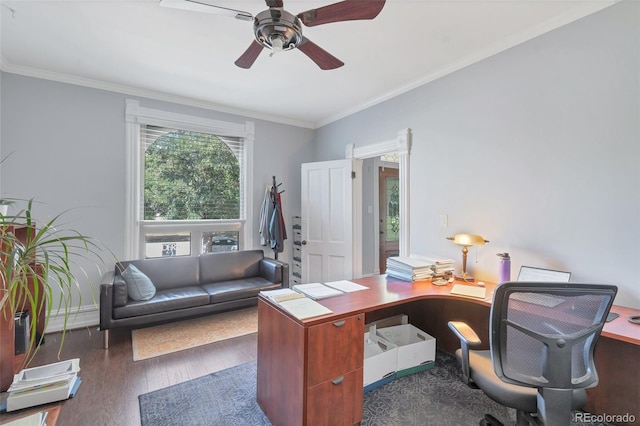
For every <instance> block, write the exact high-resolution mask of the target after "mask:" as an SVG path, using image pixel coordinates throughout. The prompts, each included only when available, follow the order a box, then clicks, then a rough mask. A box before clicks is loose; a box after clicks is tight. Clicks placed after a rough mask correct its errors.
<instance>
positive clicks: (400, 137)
mask: <svg viewBox="0 0 640 426" xmlns="http://www.w3.org/2000/svg"><path fill="white" fill-rule="evenodd" d="M390 152H394V153H397V155H398V174H399V179H398V192H399V239H398V253H399V255H400V256H408V255H409V253H410V248H409V245H410V241H409V233H410V224H409V210H410V208H409V204H410V203H409V175H410V172H409V164H410V152H411V129H402V130H400V131H399V132H398V134H397V136H396V138H395V139H392V140H388V141H384V142H379V143H375V144H371V145H364V146H355V145H353V144H349V145H347V153H346V157H347V158H352V159H359V160H364V159H367V158H376V157H379V156H381V155H383V154H387V153H390ZM355 166H356V169H355V172H356V173H355V175H354V184H355V186H354V194H353V209H354V210H353V213H354V221H355V222H354V229H353V232H354V235H353V241H354V247H353V251H354V271H353V272H354V274H353V276H354V278H360V277H362V276H363V275H362V272H363V270H362V264H363V233H362V231H363V229H362V222H363V220H362V217H363V203H362V201H363V200H362V196H363V194H362V181H361V176H362V162H360V163H356V164H355ZM375 182H376V184H377V183H378V182H377V179H376V180H375ZM375 197H376V198H377V197H378V192H377V191H376V192H375ZM377 204H378V203H377V202H376V203H375V204H374V205H377ZM374 212H375V214H376V216H377V215H378V209H374ZM371 226H372V227H371V228H369V229H370V230H371V231H369V232H371V234H373V237H374V241H373V247H374V248H375V249H374V250H373V251H372V252H371V257H373V259H375V266H374V270H373V274H376V273H379V270H380V265H379V263H380V259H379V256H378V255H377V253H376V251H377V248H378V246H379V237H380V234H379V226H380V225H379V223H378V221H377V220H375V221H372V222H371ZM365 232H367V231H366V229H365ZM369 274H371V273H370V272H369V273H368V274H367V275H369Z"/></svg>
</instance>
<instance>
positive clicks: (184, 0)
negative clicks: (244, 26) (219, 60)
mask: <svg viewBox="0 0 640 426" xmlns="http://www.w3.org/2000/svg"><path fill="white" fill-rule="evenodd" d="M265 2H266V4H267V6H268V7H269V9H267V10H264V11H262V12H260V13H258V14H257V15H256V16H255V17H254V16H253V15H251V14H250V13H249V12H244V11H242V10H235V9H230V8H227V7H222V6H216V5H213V4H209V3H207V2H206V0H160V4H161V5H162V6H167V7H175V8H179V9H187V10H194V11H200V12H208V13H216V14H221V15H227V16H231V17H234V18H236V19H240V20H244V21H253V33H254V37H255V39H254V40H253V42H252V43H251V44H250V45H249V48H248V49H247V50H246V51H245V52H244V53H243V54H242V55H241V56H240V57H239V58H238V59H237V60H236V61H235V64H236V65H237V66H239V67H240V68H245V69H246V68H251V66H252V65H253V63H254V62H255V61H256V59H257V58H258V55H260V52H262V49H263V48H265V47H266V48H267V49H269V50H271V51H272V52H282V51H286V50H293V49H299V50H300V51H301V52H302V53H304V54H305V55H307V56H308V57H309V58H310V59H311V60H312V61H313V62H315V63H316V64H317V65H318V66H319V67H320V68H321V69H323V70H331V69H335V68H339V67H341V66H343V65H344V62H342V61H341V60H340V59H338V58H336V57H335V56H333V55H331V54H330V53H329V52H327V51H326V50H324V49H322V48H321V47H320V46H318V45H317V44H315V43H314V42H312V41H311V40H309V39H308V38H306V37H305V36H303V35H302V24H304V25H306V26H307V27H313V26H316V25H322V24H329V23H331V22H341V21H356V20H364V19H373V18H375V17H376V16H378V14H379V13H380V11H381V10H382V8H383V7H384V4H385V0H344V1H341V2H338V3H334V4H330V5H328V6H323V7H319V8H317V9H311V10H307V11H305V12H302V13H299V14H298V15H294V14H292V13H289V12H287V11H286V10H284V4H283V0H265ZM272 54H273V53H272Z"/></svg>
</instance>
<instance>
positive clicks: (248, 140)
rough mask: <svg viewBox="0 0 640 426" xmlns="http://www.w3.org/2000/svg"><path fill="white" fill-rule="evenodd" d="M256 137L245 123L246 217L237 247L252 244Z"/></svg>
mask: <svg viewBox="0 0 640 426" xmlns="http://www.w3.org/2000/svg"><path fill="white" fill-rule="evenodd" d="M255 139H256V129H255V126H254V124H253V122H251V121H247V122H246V123H245V135H244V144H245V150H244V153H245V155H244V161H245V162H246V168H245V174H244V191H245V192H244V193H245V194H246V197H245V206H244V212H245V214H246V217H245V218H244V219H245V221H244V226H243V227H242V231H241V235H240V240H241V241H243V242H244V243H243V245H242V246H241V247H239V249H243V250H251V249H253V248H254V246H253V238H252V236H253V223H254V220H253V217H254V216H253V142H254V141H255Z"/></svg>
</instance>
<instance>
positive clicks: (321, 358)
mask: <svg viewBox="0 0 640 426" xmlns="http://www.w3.org/2000/svg"><path fill="white" fill-rule="evenodd" d="M308 333H309V334H308V352H307V365H308V371H307V379H308V382H307V385H308V386H309V387H311V386H314V385H317V384H319V383H322V382H326V381H327V380H332V379H335V378H336V377H338V376H342V375H344V374H346V373H349V372H351V371H354V370H356V369H358V368H362V362H363V359H364V342H363V340H362V336H363V334H364V314H357V315H354V316H351V317H348V318H345V319H343V320H339V321H332V322H329V323H326V324H320V325H316V326H313V327H309V331H308Z"/></svg>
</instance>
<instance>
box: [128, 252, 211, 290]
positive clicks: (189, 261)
mask: <svg viewBox="0 0 640 426" xmlns="http://www.w3.org/2000/svg"><path fill="white" fill-rule="evenodd" d="M120 265H121V266H120V267H119V268H118V267H116V274H117V273H118V269H119V270H120V271H122V270H124V269H125V268H126V267H127V266H129V265H135V266H136V268H138V269H139V270H140V271H142V272H143V273H144V274H145V275H146V276H148V277H149V278H150V279H151V281H152V282H153V284H154V285H155V286H156V289H157V290H168V289H172V288H179V287H189V286H195V285H198V284H199V282H198V258H197V257H195V256H176V257H159V258H155V259H139V260H130V261H125V262H120Z"/></svg>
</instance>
